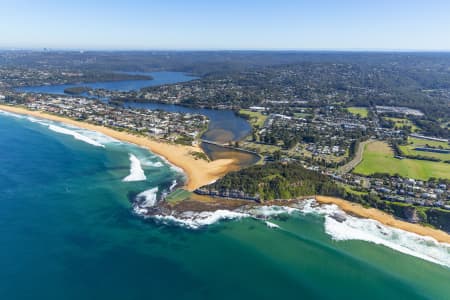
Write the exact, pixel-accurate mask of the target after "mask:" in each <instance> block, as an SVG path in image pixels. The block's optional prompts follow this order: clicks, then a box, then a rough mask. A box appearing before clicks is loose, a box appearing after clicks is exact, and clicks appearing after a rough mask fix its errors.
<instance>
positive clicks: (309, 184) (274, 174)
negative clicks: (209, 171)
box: [206, 162, 339, 201]
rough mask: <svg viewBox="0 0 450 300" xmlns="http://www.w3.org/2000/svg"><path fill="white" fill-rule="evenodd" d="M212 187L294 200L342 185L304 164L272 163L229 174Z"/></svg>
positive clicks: (336, 189) (328, 192) (336, 190)
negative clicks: (306, 167) (304, 166)
mask: <svg viewBox="0 0 450 300" xmlns="http://www.w3.org/2000/svg"><path fill="white" fill-rule="evenodd" d="M206 188H207V189H209V190H216V191H219V192H224V191H242V192H244V193H245V194H247V195H252V196H259V198H260V199H261V201H265V200H273V199H291V198H296V197H301V196H308V195H316V194H323V195H333V196H336V195H338V194H339V187H338V186H337V185H336V184H335V183H333V182H332V181H331V180H330V179H329V178H328V177H326V176H324V175H322V174H320V173H318V172H315V171H310V170H307V169H305V168H303V167H302V165H301V164H300V163H297V162H293V163H289V164H287V163H269V164H266V165H257V166H252V167H249V168H247V169H244V170H241V171H238V172H232V173H229V174H227V175H226V176H225V177H223V178H222V179H220V180H218V181H217V182H215V183H213V184H211V185H209V186H207V187H206Z"/></svg>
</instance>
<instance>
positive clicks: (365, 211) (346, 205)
mask: <svg viewBox="0 0 450 300" xmlns="http://www.w3.org/2000/svg"><path fill="white" fill-rule="evenodd" d="M315 198H316V201H317V202H319V203H322V204H336V205H337V206H339V207H340V208H341V209H342V210H343V211H345V212H347V213H350V214H352V215H355V216H358V217H361V218H366V219H373V220H376V221H378V222H380V223H382V224H384V225H387V226H391V227H395V228H399V229H402V230H405V231H409V232H413V233H416V234H419V235H423V236H431V237H432V238H434V239H436V240H437V241H439V242H443V243H448V244H450V235H449V234H447V233H446V232H444V231H441V230H438V229H433V228H430V227H425V226H422V225H420V224H413V223H409V222H405V221H401V220H398V219H396V218H394V217H393V216H392V215H390V214H387V213H385V212H382V211H381V210H378V209H375V208H365V207H363V206H362V205H360V204H357V203H353V202H350V201H346V200H344V199H340V198H334V197H326V196H316V197H315Z"/></svg>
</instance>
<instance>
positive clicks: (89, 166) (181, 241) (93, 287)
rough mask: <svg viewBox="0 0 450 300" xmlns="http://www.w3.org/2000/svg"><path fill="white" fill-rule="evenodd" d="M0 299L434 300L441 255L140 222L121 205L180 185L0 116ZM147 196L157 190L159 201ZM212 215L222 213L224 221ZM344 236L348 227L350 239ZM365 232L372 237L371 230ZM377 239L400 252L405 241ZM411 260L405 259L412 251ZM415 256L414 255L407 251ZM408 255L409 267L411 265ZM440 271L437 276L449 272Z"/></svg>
mask: <svg viewBox="0 0 450 300" xmlns="http://www.w3.org/2000/svg"><path fill="white" fill-rule="evenodd" d="M0 147H1V150H2V155H1V156H0V166H1V168H0V200H1V203H2V209H1V210H0V214H1V216H0V222H1V227H0V228H1V230H2V243H1V247H0V261H1V262H2V267H1V269H0V298H1V299H45V300H48V299H158V298H159V299H276V298H280V297H282V298H283V299H299V298H300V299H349V298H352V299H360V298H364V299H405V298H406V299H445V298H447V297H448V295H449V294H450V286H449V284H448V283H449V282H450V268H449V267H448V264H449V263H450V254H449V252H448V251H447V252H445V248H444V251H442V248H438V246H437V245H435V244H434V243H433V242H431V241H427V242H425V243H423V242H421V243H419V244H420V245H422V247H427V248H426V251H421V254H420V253H419V250H418V252H417V254H420V255H422V256H426V254H427V253H428V254H432V253H433V252H436V253H438V255H437V257H440V262H436V263H433V262H430V261H429V260H425V259H421V258H418V257H415V256H413V255H406V254H404V253H402V252H399V251H395V250H393V249H392V247H386V246H385V245H384V244H377V242H379V241H380V240H379V239H378V240H377V239H375V238H374V234H373V230H378V229H377V226H378V225H376V226H375V225H373V224H372V223H371V222H369V221H368V220H362V219H358V220H356V219H355V220H354V222H356V225H357V226H358V228H360V234H359V236H357V235H353V238H350V239H349V235H351V234H353V232H354V230H353V231H352V230H351V228H344V229H342V228H341V227H340V226H339V225H338V224H331V225H333V226H331V227H330V224H329V222H330V219H329V218H327V217H325V216H324V215H323V214H321V213H319V211H317V210H314V209H312V210H310V211H308V210H303V211H302V212H298V213H291V214H281V215H278V216H277V217H272V218H269V219H268V220H267V221H262V220H256V219H252V218H247V217H242V218H237V219H234V220H228V221H226V220H223V221H217V222H213V221H215V220H218V219H219V217H217V218H211V219H209V221H208V223H213V224H211V225H209V226H204V227H200V228H198V229H190V228H187V226H183V225H180V224H178V225H176V224H173V223H172V222H169V221H166V222H164V223H163V222H162V221H161V220H160V221H157V220H153V219H143V218H141V217H140V216H137V215H135V214H134V213H133V210H132V206H131V203H130V200H132V199H134V198H135V197H136V196H137V195H139V194H141V193H142V192H145V191H147V193H146V197H148V201H152V199H153V193H155V192H157V193H163V192H164V191H168V190H170V189H171V187H172V186H173V184H174V182H175V181H181V180H182V179H183V174H181V173H180V172H179V170H177V169H176V168H174V167H172V166H170V165H168V164H167V163H166V162H165V161H164V160H163V159H160V158H158V157H157V156H155V155H153V154H151V153H150V152H148V151H146V150H144V149H141V148H139V147H136V146H132V145H129V144H125V143H121V142H118V141H115V140H113V139H110V138H108V137H106V136H104V135H101V134H98V133H94V132H90V131H87V130H83V129H77V128H73V127H70V126H66V125H62V124H58V123H54V122H50V121H43V120H39V119H34V118H29V117H23V116H15V115H12V114H4V113H0ZM156 189H157V190H156ZM220 214H222V215H223V214H226V213H225V212H221V213H220ZM356 225H355V226H356ZM373 228H375V229H373ZM380 228H381V229H380V230H382V232H383V234H382V235H380V236H383V235H384V234H386V235H389V236H392V237H393V238H395V239H396V241H397V242H399V243H401V242H402V243H410V244H412V246H414V243H415V242H414V241H413V240H411V239H410V238H409V239H407V238H406V237H407V236H408V235H407V234H406V233H401V232H397V231H395V232H393V233H392V232H389V229H388V228H385V227H380ZM412 248H413V247H412ZM418 249H419V248H418ZM420 255H419V256H420ZM446 264H447V265H446Z"/></svg>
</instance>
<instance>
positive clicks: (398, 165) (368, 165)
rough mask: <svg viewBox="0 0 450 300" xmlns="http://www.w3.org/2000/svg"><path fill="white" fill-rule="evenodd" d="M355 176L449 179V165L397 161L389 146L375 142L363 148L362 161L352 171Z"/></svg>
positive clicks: (421, 161) (418, 161) (413, 160)
mask: <svg viewBox="0 0 450 300" xmlns="http://www.w3.org/2000/svg"><path fill="white" fill-rule="evenodd" d="M353 172H354V173H356V174H361V175H372V174H374V173H388V174H390V175H394V174H399V175H400V176H402V177H408V178H414V179H420V180H427V179H429V178H430V177H436V178H446V179H450V164H446V163H443V162H431V161H424V160H415V159H397V158H394V153H393V151H392V149H391V148H390V147H389V145H388V144H387V143H385V142H381V141H377V142H373V143H371V144H368V145H366V146H365V148H364V154H363V160H362V162H361V163H360V164H359V165H358V166H356V168H355V169H354V171H353Z"/></svg>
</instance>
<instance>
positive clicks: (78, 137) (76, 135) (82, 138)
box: [48, 124, 105, 148]
mask: <svg viewBox="0 0 450 300" xmlns="http://www.w3.org/2000/svg"><path fill="white" fill-rule="evenodd" d="M48 128H49V129H50V130H52V131H54V132H57V133H61V134H65V135H70V136H73V137H74V138H75V139H76V140H79V141H83V142H85V143H88V144H91V145H93V146H96V147H103V148H105V146H104V145H103V144H101V143H99V142H97V141H96V140H93V139H91V138H90V137H87V136H85V135H82V134H80V133H78V132H76V131H74V130H70V129H67V128H64V127H60V126H56V125H53V124H49V125H48Z"/></svg>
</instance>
